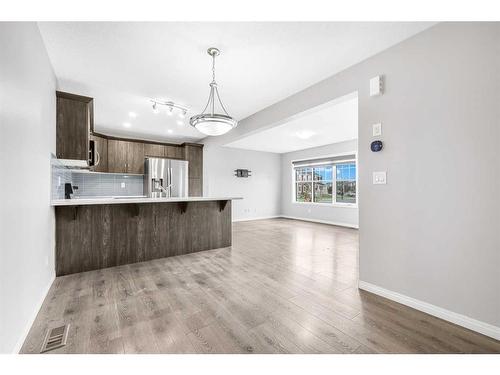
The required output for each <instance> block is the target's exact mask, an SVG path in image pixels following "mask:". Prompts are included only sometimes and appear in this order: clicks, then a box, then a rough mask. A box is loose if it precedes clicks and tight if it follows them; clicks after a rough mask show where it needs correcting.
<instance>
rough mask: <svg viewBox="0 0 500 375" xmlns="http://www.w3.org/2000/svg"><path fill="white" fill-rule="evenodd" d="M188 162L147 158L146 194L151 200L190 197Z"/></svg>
mask: <svg viewBox="0 0 500 375" xmlns="http://www.w3.org/2000/svg"><path fill="white" fill-rule="evenodd" d="M188 163H189V162H188V161H185V160H176V159H165V158H146V159H145V160H144V194H145V195H147V196H148V197H151V198H174V197H187V196H188V181H189V180H188V165H189V164H188Z"/></svg>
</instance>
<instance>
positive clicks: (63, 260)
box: [55, 200, 231, 276]
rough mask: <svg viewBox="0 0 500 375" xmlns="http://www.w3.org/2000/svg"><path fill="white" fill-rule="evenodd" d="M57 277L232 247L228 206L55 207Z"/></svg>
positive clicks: (225, 203) (204, 203)
mask: <svg viewBox="0 0 500 375" xmlns="http://www.w3.org/2000/svg"><path fill="white" fill-rule="evenodd" d="M55 211H56V275H57V276H62V275H68V274H72V273H77V272H85V271H91V270H95V269H100V268H107V267H113V266H119V265H123V264H129V263H136V262H142V261H147V260H152V259H157V258H164V257H169V256H174V255H181V254H188V253H194V252H198V251H203V250H210V249H217V248H222V247H228V246H231V201H230V200H228V201H225V200H224V201H198V202H165V203H163V202H162V203H131V204H128V203H123V204H95V205H82V206H57V207H55Z"/></svg>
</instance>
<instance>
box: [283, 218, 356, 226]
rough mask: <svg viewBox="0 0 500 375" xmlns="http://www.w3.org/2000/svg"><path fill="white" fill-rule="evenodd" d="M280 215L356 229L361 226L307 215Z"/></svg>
mask: <svg viewBox="0 0 500 375" xmlns="http://www.w3.org/2000/svg"><path fill="white" fill-rule="evenodd" d="M278 217H283V218H285V219H293V220H302V221H310V222H312V223H320V224H329V225H337V226H339V227H347V228H354V229H359V226H358V225H357V224H350V223H339V222H336V221H328V220H317V219H309V218H307V217H295V216H288V215H280V216H278Z"/></svg>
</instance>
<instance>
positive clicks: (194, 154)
mask: <svg viewBox="0 0 500 375" xmlns="http://www.w3.org/2000/svg"><path fill="white" fill-rule="evenodd" d="M183 146H184V158H183V159H184V160H187V161H188V162H189V170H188V174H189V196H191V197H197V196H202V195H203V145H202V144H197V143H184V145H183Z"/></svg>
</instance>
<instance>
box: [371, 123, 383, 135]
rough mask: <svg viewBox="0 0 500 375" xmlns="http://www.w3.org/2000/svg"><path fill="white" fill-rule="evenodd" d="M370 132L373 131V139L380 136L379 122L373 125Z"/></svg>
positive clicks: (380, 125) (380, 126)
mask: <svg viewBox="0 0 500 375" xmlns="http://www.w3.org/2000/svg"><path fill="white" fill-rule="evenodd" d="M372 130H373V136H374V137H378V136H379V135H382V124H381V123H380V122H379V123H378V124H373V125H372Z"/></svg>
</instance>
